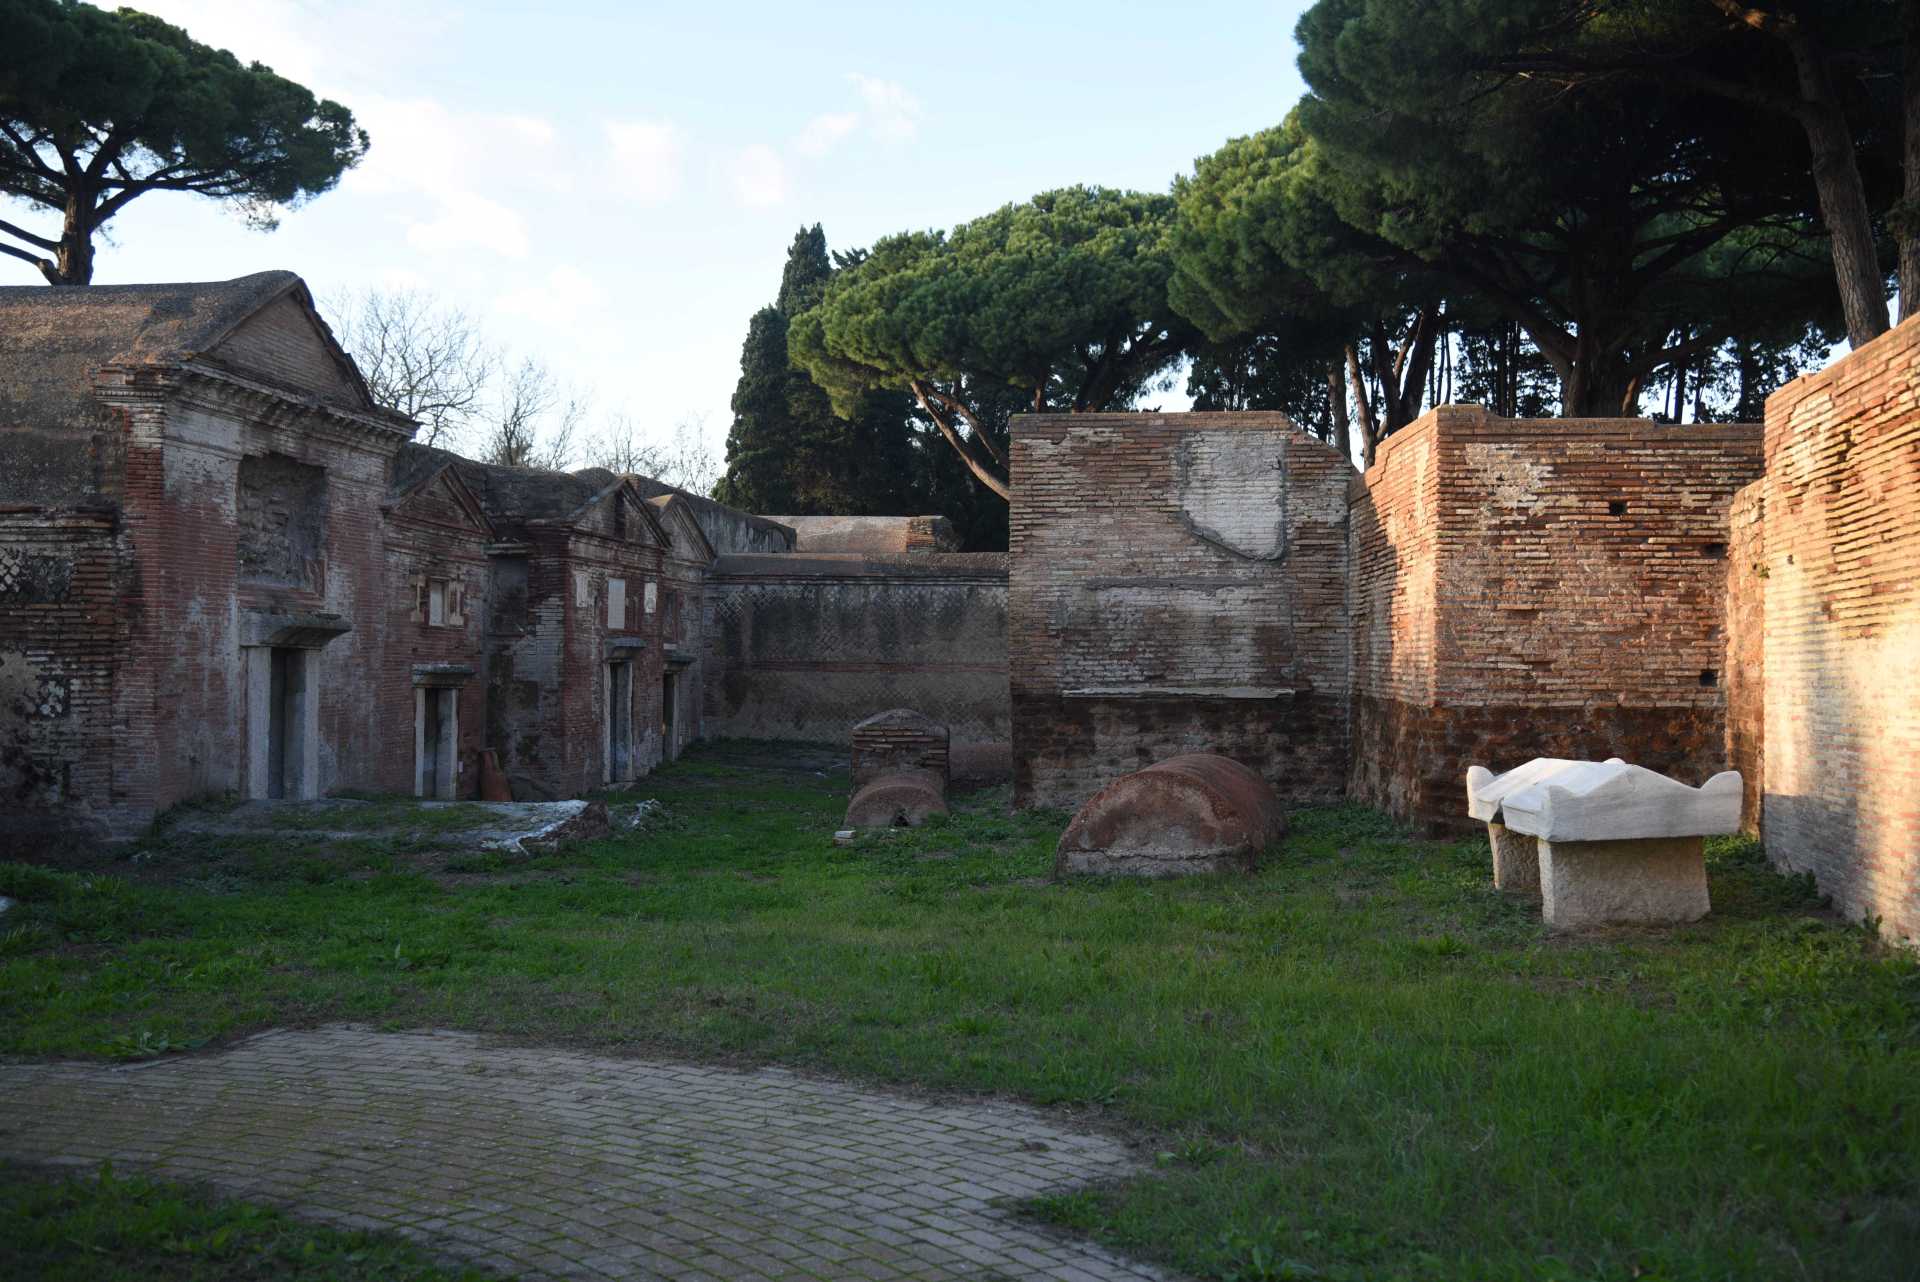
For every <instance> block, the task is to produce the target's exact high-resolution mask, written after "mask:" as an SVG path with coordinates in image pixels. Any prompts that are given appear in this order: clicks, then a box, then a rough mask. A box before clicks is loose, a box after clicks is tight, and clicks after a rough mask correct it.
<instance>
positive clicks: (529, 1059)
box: [0, 1026, 1165, 1282]
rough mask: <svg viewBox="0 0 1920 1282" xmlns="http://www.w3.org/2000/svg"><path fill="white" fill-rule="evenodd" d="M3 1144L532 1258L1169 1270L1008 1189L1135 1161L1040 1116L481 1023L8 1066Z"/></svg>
mask: <svg viewBox="0 0 1920 1282" xmlns="http://www.w3.org/2000/svg"><path fill="white" fill-rule="evenodd" d="M0 1154H5V1155H6V1156H9V1157H14V1158H19V1159H24V1160H28V1161H37V1162H56V1163H76V1164H83V1165H86V1166H92V1165H94V1164H96V1163H98V1162H99V1161H100V1160H101V1159H103V1158H111V1159H113V1161H114V1163H115V1165H116V1166H117V1167H119V1168H120V1169H121V1170H123V1171H125V1170H129V1169H140V1170H145V1171H151V1172H153V1173H155V1174H158V1175H162V1176H166V1177H171V1178H176V1179H183V1180H192V1181H199V1182H204V1183H208V1184H211V1185H213V1186H215V1187H217V1188H219V1189H220V1190H221V1191H223V1192H226V1193H230V1194H233V1195H236V1196H240V1197H246V1198H251V1199H256V1200H261V1201H268V1202H273V1203H277V1204H280V1205H284V1206H287V1207H290V1208H292V1209H293V1210H295V1211H297V1212H299V1213H301V1214H303V1215H305V1216H307V1217H309V1218H314V1219H321V1220H326V1221H329V1222H332V1223H335V1224H343V1225H348V1226H352V1227H357V1228H387V1229H395V1230H399V1231H401V1232H403V1233H405V1234H407V1235H408V1236H411V1237H414V1238H416V1239H418V1240H421V1241H424V1242H426V1243H427V1244H428V1245H429V1246H432V1247H434V1248H436V1249H439V1250H441V1251H444V1252H445V1253H447V1254H448V1255H452V1256H457V1257H459V1258H462V1259H465V1260H468V1261H471V1262H473V1263H475V1264H478V1265H481V1266H483V1267H487V1268H493V1269H497V1270H499V1271H501V1272H503V1273H507V1274H510V1275H515V1276H542V1275H544V1276H550V1277H561V1278H655V1277H657V1278H670V1279H676V1280H678V1279H688V1280H694V1279H698V1280H701V1282H706V1280H709V1279H759V1278H810V1277H811V1278H872V1279H883V1278H884V1279H894V1278H914V1279H933V1278H956V1277H968V1278H975V1279H981V1278H1046V1279H1069V1280H1072V1282H1087V1280H1089V1279H1096V1278H1099V1279H1108V1278H1159V1277H1163V1276H1165V1275H1163V1274H1160V1273H1156V1272H1155V1271H1153V1270H1150V1269H1147V1268H1145V1267H1143V1266H1140V1265H1136V1264H1132V1263H1129V1262H1127V1261H1125V1260H1122V1259H1121V1258H1120V1257H1118V1256H1115V1255H1113V1254H1111V1253H1109V1252H1106V1251H1103V1250H1101V1249H1100V1248H1098V1247H1095V1246H1092V1245H1089V1244H1086V1243H1080V1242H1069V1241H1064V1240H1062V1239H1059V1238H1055V1237H1052V1236H1050V1235H1048V1234H1046V1233H1044V1232H1041V1231H1039V1230H1037V1229H1034V1228H1032V1227H1029V1226H1027V1225H1025V1224H1022V1223H1020V1222H1019V1221H1017V1220H1015V1219H1014V1218H1013V1217H1012V1216H1010V1215H1009V1214H1007V1213H1006V1212H1005V1211H1002V1210H1000V1209H998V1208H996V1207H995V1206H994V1205H993V1202H994V1200H995V1199H998V1198H1008V1197H1023V1196H1028V1195H1031V1194H1035V1193H1039V1192H1042V1191H1046V1190H1051V1189H1062V1188H1070V1187H1072V1186H1075V1185H1079V1184H1085V1183H1087V1182H1089V1181H1092V1180H1099V1179H1108V1178H1113V1177H1115V1176H1121V1175H1125V1174H1128V1173H1130V1172H1132V1171H1134V1170H1135V1169H1137V1163H1136V1161H1135V1159H1134V1157H1133V1156H1132V1155H1131V1154H1130V1153H1129V1152H1128V1151H1127V1149H1126V1147H1125V1146H1124V1145H1122V1144H1121V1143H1119V1142H1118V1141H1116V1140H1113V1139H1111V1138H1108V1137H1106V1136H1101V1135H1093V1134H1086V1133H1076V1132H1073V1131H1068V1130H1063V1129H1062V1128H1061V1127H1060V1125H1059V1124H1058V1123H1057V1121H1056V1120H1054V1119H1052V1118H1049V1117H1048V1116H1047V1115H1045V1114H1043V1113H1040V1112H1037V1111H1034V1110H1031V1109H1026V1108H1020V1107H1017V1106H1012V1105H1007V1104H1000V1103H939V1102H932V1101H928V1100H922V1099H916V1098H913V1097H910V1096H904V1095H895V1094H889V1093H883V1092H878V1091H869V1090H861V1089H857V1088H855V1087H853V1086H850V1085H847V1084H844V1083H839V1082H833V1081H826V1080H821V1079H817V1078H809V1077H801V1076H797V1075H795V1074H793V1073H788V1072H784V1071H781V1070H778V1069H760V1070H757V1071H753V1072H740V1071H735V1070H730V1069H720V1068H702V1067H697V1066H693V1065H686V1064H674V1063H664V1062H659V1061H652V1060H631V1059H613V1058H609V1057H605V1056H597V1055H590V1054H583V1053H577V1052H572V1051H560V1050H543V1049H527V1048H514V1047H504V1046H496V1045H493V1044H491V1043H489V1042H488V1041H487V1040H486V1039H484V1038H481V1037H477V1036H474V1035H471V1034H466V1033H445V1032H442V1033H394V1034H383V1033H376V1032H373V1031H371V1030H369V1029H366V1028H360V1027H352V1026H336V1027H332V1028H325V1029H319V1030H314V1031H291V1030H287V1031H277V1032H271V1033H266V1034H263V1035H261V1036H259V1037H255V1038H252V1039H251V1040H249V1041H246V1042H242V1043H240V1044H239V1045H237V1046H235V1047H234V1048H232V1049H231V1050H228V1051H225V1052H222V1053H220V1054H214V1055H201V1056H194V1057H189V1058H179V1059H162V1060H156V1061H151V1062H149V1063H146V1064H140V1065H134V1066H125V1067H117V1066H108V1065H101V1064H83V1063H25V1064H0Z"/></svg>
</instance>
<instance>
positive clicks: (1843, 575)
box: [1748, 320, 1920, 941]
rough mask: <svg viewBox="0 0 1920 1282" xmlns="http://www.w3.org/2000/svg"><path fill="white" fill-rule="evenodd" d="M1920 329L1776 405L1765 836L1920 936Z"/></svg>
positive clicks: (1890, 928) (1768, 564)
mask: <svg viewBox="0 0 1920 1282" xmlns="http://www.w3.org/2000/svg"><path fill="white" fill-rule="evenodd" d="M1916 369H1920V321H1912V320H1910V321H1908V322H1906V323H1905V324H1903V325H1901V326H1899V327H1898V328H1896V329H1895V330H1893V331H1892V332H1891V333H1889V334H1886V335H1883V336H1882V337H1880V338H1879V339H1876V340H1875V341H1874V342H1872V343H1869V344H1868V345H1866V346H1865V347H1862V348H1860V349H1859V350H1858V351H1856V352H1854V353H1852V354H1851V355H1849V356H1848V357H1847V358H1846V359H1844V360H1841V361H1839V362H1837V363H1836V364H1834V365H1832V366H1830V367H1828V368H1827V369H1826V370H1824V371H1822V372H1821V373H1819V374H1815V375H1810V376H1808V377H1806V378H1802V379H1799V380H1797V381H1795V382H1793V383H1791V384H1789V385H1788V386H1786V387H1785V388H1782V389H1781V390H1780V391H1779V392H1777V393H1775V394H1774V395H1773V396H1772V397H1771V398H1770V399H1769V400H1768V401H1767V428H1766V454H1767V475H1766V479H1765V482H1764V485H1763V488H1762V494H1761V496H1760V497H1761V499H1762V500H1763V502H1764V507H1763V509H1762V511H1761V515H1762V520H1761V523H1760V524H1761V531H1762V532H1761V535H1760V539H1761V550H1762V555H1761V556H1759V557H1758V558H1756V559H1757V560H1758V562H1759V565H1760V569H1759V571H1758V572H1756V573H1755V574H1754V575H1753V576H1752V577H1751V579H1750V580H1749V584H1748V586H1749V589H1750V590H1752V591H1755V592H1757V595H1758V596H1759V598H1760V599H1759V607H1758V608H1759V610H1760V612H1761V616H1762V618H1763V619H1764V625H1765V626H1764V642H1763V650H1764V663H1765V682H1764V695H1763V704H1764V755H1765V765H1764V768H1763V780H1764V798H1763V801H1762V818H1761V823H1762V831H1763V835H1764V836H1765V839H1766V843H1767V853H1768V855H1769V857H1770V858H1771V859H1772V860H1773V861H1774V863H1776V864H1777V865H1779V866H1780V867H1782V868H1786V869H1791V870H1796V871H1806V872H1811V873H1812V874H1813V875H1814V878H1815V880H1816V881H1817V882H1818V883H1819V886H1820V888H1821V890H1822V891H1824V892H1825V893H1827V894H1828V895H1831V896H1832V897H1833V902H1834V905H1835V907H1836V908H1838V909H1839V910H1840V911H1841V912H1843V913H1845V914H1846V915H1847V916H1848V917H1851V918H1855V919H1858V918H1862V917H1876V918H1879V919H1880V923H1881V929H1882V930H1883V931H1884V932H1885V933H1886V934H1888V935H1889V936H1892V937H1894V938H1900V939H1905V940H1908V941H1913V940H1917V939H1920V394H1917V393H1916V390H1915V383H1916Z"/></svg>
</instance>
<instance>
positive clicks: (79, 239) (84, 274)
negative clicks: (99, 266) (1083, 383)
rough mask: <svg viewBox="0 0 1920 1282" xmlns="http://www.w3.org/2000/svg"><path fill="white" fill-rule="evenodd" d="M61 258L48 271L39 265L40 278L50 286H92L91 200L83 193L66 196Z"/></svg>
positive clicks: (87, 194) (61, 231)
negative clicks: (43, 278)
mask: <svg viewBox="0 0 1920 1282" xmlns="http://www.w3.org/2000/svg"><path fill="white" fill-rule="evenodd" d="M59 253H60V258H59V261H58V262H56V263H54V264H53V265H52V267H51V270H49V267H48V265H46V264H44V263H43V264H42V265H41V267H40V274H41V275H42V276H45V277H46V278H47V284H49V285H91V284H92V283H93V197H92V195H91V194H89V193H86V192H69V193H68V195H67V217H66V221H65V222H64V224H63V225H62V226H61V228H60V250H59Z"/></svg>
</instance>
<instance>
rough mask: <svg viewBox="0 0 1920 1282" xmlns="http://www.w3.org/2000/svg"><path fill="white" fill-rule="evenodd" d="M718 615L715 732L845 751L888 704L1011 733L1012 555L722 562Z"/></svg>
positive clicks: (709, 629) (980, 730)
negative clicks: (859, 725) (857, 730)
mask: <svg viewBox="0 0 1920 1282" xmlns="http://www.w3.org/2000/svg"><path fill="white" fill-rule="evenodd" d="M706 610H707V618H706V621H705V622H706V627H705V639H706V641H705V643H706V663H705V666H706V681H705V698H706V718H705V727H706V734H707V735H708V737H739V738H754V739H790V740H811V741H816V742H827V743H846V742H848V736H849V734H850V733H851V731H852V729H853V726H854V723H855V722H858V721H862V720H865V719H866V718H867V717H870V716H872V715H873V714H874V713H876V712H884V711H886V710H887V709H889V708H911V709H913V710H914V711H915V712H920V713H924V714H925V715H927V716H929V717H931V718H933V719H934V720H935V721H938V722H942V723H944V724H945V725H946V726H947V727H948V728H949V729H950V731H951V734H952V738H953V742H955V743H985V742H999V741H1004V740H1005V739H1006V738H1007V736H1008V707H1007V558H1006V557H1005V556H1004V555H1000V554H998V553H914V554H912V555H899V556H849V555H839V554H830V553H829V554H819V555H809V554H807V553H786V554H782V555H772V556H753V555H734V556H722V557H720V558H719V559H718V560H717V561H716V562H715V563H714V568H713V574H712V577H711V578H710V579H709V580H708V588H707V597H706Z"/></svg>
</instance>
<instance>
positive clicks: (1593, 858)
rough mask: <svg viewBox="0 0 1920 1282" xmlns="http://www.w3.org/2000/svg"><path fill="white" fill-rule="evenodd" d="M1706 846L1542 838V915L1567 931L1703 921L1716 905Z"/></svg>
mask: <svg viewBox="0 0 1920 1282" xmlns="http://www.w3.org/2000/svg"><path fill="white" fill-rule="evenodd" d="M1516 835H1517V834H1516ZM1701 847H1702V842H1701V839H1700V838H1698V837H1654V838H1642V839H1638V840H1628V841H1546V840H1542V841H1541V842H1540V865H1539V867H1540V908H1541V917H1542V918H1543V919H1544V920H1545V921H1546V923H1547V924H1548V925H1549V926H1554V927H1557V928H1559V929H1561V930H1578V929H1580V928H1582V927H1586V926H1612V925H1630V924H1647V925H1672V924H1674V923H1677V922H1689V921H1699V920H1700V919H1701V918H1702V917H1705V916H1706V915H1707V911H1708V908H1709V904H1708V902H1707V863H1706V857H1705V855H1704V854H1703V853H1702V849H1701Z"/></svg>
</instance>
